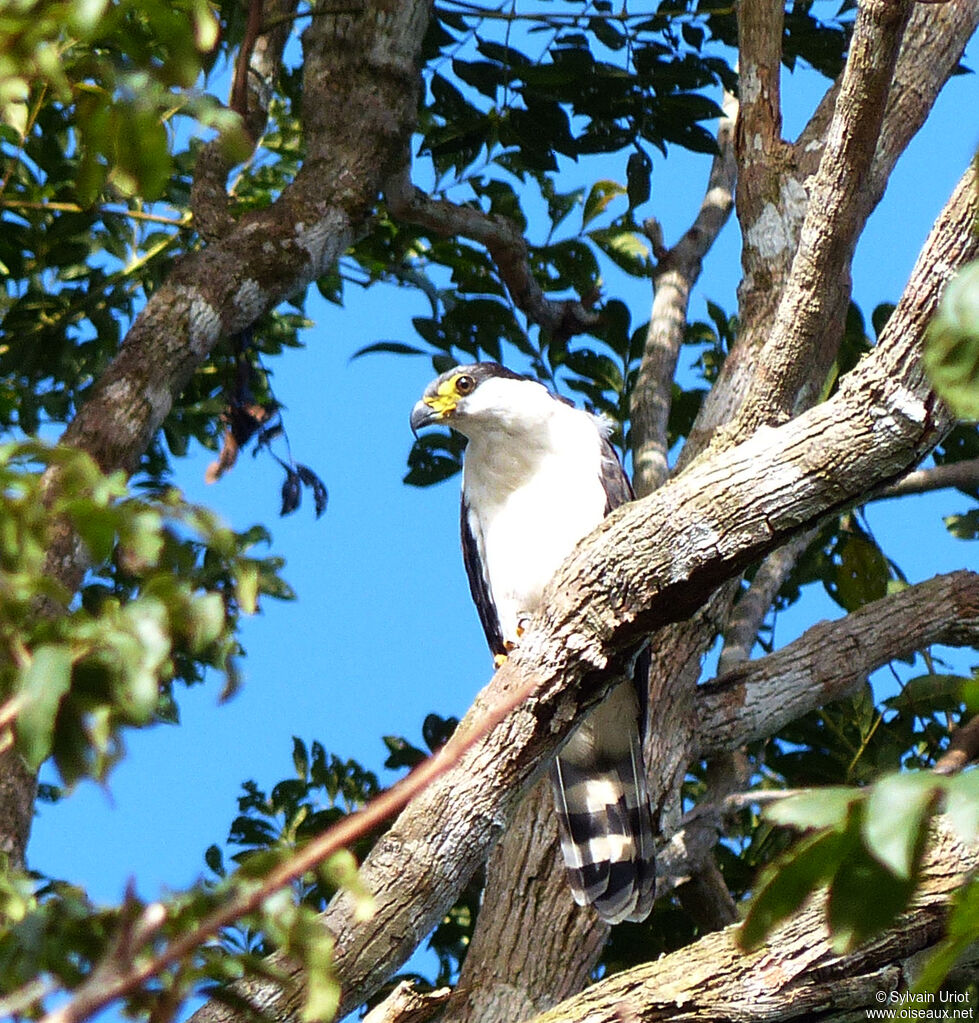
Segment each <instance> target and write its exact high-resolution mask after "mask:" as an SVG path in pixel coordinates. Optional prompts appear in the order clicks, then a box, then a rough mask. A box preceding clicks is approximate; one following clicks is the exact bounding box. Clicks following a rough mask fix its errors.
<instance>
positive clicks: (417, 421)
mask: <svg viewBox="0 0 979 1023" xmlns="http://www.w3.org/2000/svg"><path fill="white" fill-rule="evenodd" d="M441 418H442V413H441V412H438V411H436V410H435V409H434V408H432V406H431V405H428V404H426V402H425V400H424V399H422V400H421V401H419V402H416V403H415V407H414V408H413V409H412V410H411V420H410V422H411V432H412V433H413V434H414V435H415V436H416V437H417V436H418V431H419V430H421V429H424V427H426V426H431V425H432V423H437V422H438V421H439V420H440V419H441Z"/></svg>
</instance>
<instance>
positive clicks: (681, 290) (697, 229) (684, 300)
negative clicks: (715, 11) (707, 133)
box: [631, 94, 738, 497]
mask: <svg viewBox="0 0 979 1023" xmlns="http://www.w3.org/2000/svg"><path fill="white" fill-rule="evenodd" d="M737 115H738V104H737V100H736V99H735V98H734V97H733V96H731V95H729V94H725V99H724V119H723V120H722V121H721V123H720V125H719V126H718V129H717V147H718V150H719V152H718V154H717V155H716V156H715V157H714V161H713V163H712V164H711V171H710V176H709V177H708V180H707V192H706V194H705V195H704V199H703V202H702V203H701V205H700V211H699V213H698V214H697V218H696V220H695V221H694V222H693V224H692V225H691V226H690V227H689V228H688V229H687V231H686V232H685V233H684V235H683V237H682V238H681V239H680V240H679V241H678V242H677V244H676V245H674V246H673V248H672V249H670V250H669V251H668V252H666V254H665V255H663V256H662V257H661V258H660V260H659V265H658V266H657V268H656V272H655V274H654V276H653V307H652V310H651V312H650V316H649V326H648V327H647V329H646V342H645V346H644V349H643V356H642V361H641V363H640V365H639V374H638V377H637V379H636V386H635V389H634V391H633V397H632V409H631V413H632V415H631V425H632V438H633V439H632V449H633V465H634V466H635V471H634V473H633V481H632V483H633V487H634V489H635V491H636V494H637V495H638V496H639V497H645V496H646V495H647V494H651V493H652V492H653V491H654V490H655V489H656V488H657V487H658V486H661V485H662V484H663V483H664V482H665V481H666V477H667V476H668V475H669V466H668V465H667V461H666V459H667V455H668V453H669V440H668V429H667V427H668V422H669V417H670V404H671V397H672V386H673V377H674V375H675V373H676V361H677V356H678V355H679V352H680V346H681V345H682V344H683V337H684V329H685V327H686V323H687V309H688V307H689V304H690V292H691V290H692V289H693V286H694V284H695V283H696V282H697V279H698V277H699V276H700V269H701V264H702V262H703V259H704V256H705V255H706V254H707V253H708V252H709V251H710V248H711V246H712V245H713V244H714V241H715V240H716V239H717V236H718V235H719V234H720V232H721V228H723V227H724V225H725V224H726V223H727V221H728V218H729V217H730V215H731V208H732V206H733V202H734V184H735V180H736V176H737V167H736V164H735V161H734V125H735V120H736V119H737ZM658 230H659V225H658V224H657V223H656V222H655V221H653V222H652V223H650V222H649V221H647V229H646V233H647V234H650V235H652V234H653V233H654V232H657V231H658Z"/></svg>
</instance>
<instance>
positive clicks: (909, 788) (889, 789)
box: [862, 772, 940, 879]
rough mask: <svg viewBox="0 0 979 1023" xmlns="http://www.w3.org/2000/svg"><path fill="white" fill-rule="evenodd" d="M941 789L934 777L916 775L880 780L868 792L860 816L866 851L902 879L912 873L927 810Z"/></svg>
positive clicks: (896, 775)
mask: <svg viewBox="0 0 979 1023" xmlns="http://www.w3.org/2000/svg"><path fill="white" fill-rule="evenodd" d="M939 790H940V782H939V781H938V780H936V778H935V776H934V775H931V774H924V773H918V772H908V773H904V774H894V775H891V776H890V777H888V778H882V779H881V780H880V781H879V782H877V783H876V784H875V785H874V786H873V788H871V790H870V796H869V798H868V799H867V806H866V812H865V813H864V815H863V822H862V832H863V839H864V841H865V842H866V844H867V848H868V850H869V851H870V852H871V853H872V854H873V855H874V856H875V857H876V858H877V859H878V860H879V861H880V862H881V863H883V864H884V866H885V867H887V868H888V869H890V870H891V871H893V872H894V874H895V875H896V876H897V877H899V878H902V879H908V878H910V877H911V875H912V874H913V873H914V870H915V867H916V866H917V860H918V856H919V855H920V850H921V845H922V842H923V839H924V834H925V823H926V817H927V815H928V810H929V807H930V806H931V805H932V802H933V801H934V799H935V797H936V796H937V794H938V792H939Z"/></svg>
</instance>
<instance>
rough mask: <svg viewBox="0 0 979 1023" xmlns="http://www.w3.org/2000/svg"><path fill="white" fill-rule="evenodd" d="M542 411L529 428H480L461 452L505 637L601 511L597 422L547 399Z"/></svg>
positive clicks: (478, 539) (477, 535) (478, 537)
mask: <svg viewBox="0 0 979 1023" xmlns="http://www.w3.org/2000/svg"><path fill="white" fill-rule="evenodd" d="M543 411H544V412H545V413H546V415H543V416H542V417H541V420H540V421H538V422H536V423H534V424H530V425H531V426H532V428H531V429H526V430H520V431H517V430H516V429H515V428H514V425H513V424H512V423H509V424H507V426H506V428H503V427H501V428H500V429H498V430H487V431H485V432H483V431H480V433H479V434H478V435H477V436H474V437H471V439H470V443H469V446H468V448H467V450H466V458H465V468H464V472H463V493H464V495H465V498H466V503H467V505H468V506H469V509H470V528H471V529H472V532H473V536H474V537H475V539H476V543H477V545H478V546H479V549H480V557H481V560H482V561H483V564H484V566H485V571H486V576H487V579H488V581H489V586H490V591H491V597H492V600H493V603H494V604H495V606H496V611H497V615H498V617H499V620H500V627H501V630H502V632H503V638H504V639H505V640H507V641H509V642H515V641H516V639H517V635H516V629H517V624H518V622H519V620H520V619H521V618H523V617H526V616H528V615H529V614H531V613H533V611H534V610H535V609H536V608H537V606H538V604H539V602H540V597H541V593H542V591H543V589H544V587H545V586H546V584H547V583H548V581H549V580H550V578H551V576H553V575H554V572H555V570H556V569H557V568H558V566H559V565H560V564H561V562H562V561H564V559H565V558H566V557H567V556H568V554H570V553H571V550H572V549H573V548H574V546H575V544H576V543H577V542H578V541H579V540H580V539H581V538H582V537H583V536H585V535H587V534H588V533H590V532H591V530H592V529H594V528H595V526H596V525H597V524H598V523H599V522H600V521H601V520H602V518H603V517H604V514H605V505H606V496H605V490H604V488H603V486H602V481H601V439H602V438H601V433H600V432H599V431H600V425H599V423H598V422H597V421H596V420H595V418H594V417H593V416H591V415H589V414H588V413H586V412H581V411H580V410H578V409H573V408H571V407H570V406H566V405H563V404H561V403H559V402H556V401H554V400H553V399H550V398H548V399H547V404H546V406H544V409H543ZM515 434H519V435H515Z"/></svg>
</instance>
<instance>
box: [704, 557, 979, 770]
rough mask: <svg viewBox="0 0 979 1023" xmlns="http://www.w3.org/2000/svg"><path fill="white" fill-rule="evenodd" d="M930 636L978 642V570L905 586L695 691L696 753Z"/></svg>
mask: <svg viewBox="0 0 979 1023" xmlns="http://www.w3.org/2000/svg"><path fill="white" fill-rule="evenodd" d="M933 643H943V644H946V645H948V646H975V645H979V575H977V574H976V573H974V572H965V571H962V572H952V573H950V574H949V575H941V576H936V577H935V578H934V579H929V580H928V581H927V582H924V583H918V584H917V585H916V586H909V587H908V588H907V589H906V590H902V591H901V592H900V593H895V594H893V595H891V596H888V597H884V598H882V599H881V600H876V601H874V602H873V603H871V604H867V605H866V607H862V608H860V609H859V610H858V611H853V612H851V613H850V614H848V615H847V616H846V617H845V618H841V619H839V620H838V621H834V622H820V623H818V624H817V625H814V626H813V627H812V628H811V629H808V630H806V632H805V633H804V634H803V635H802V636H800V637H799V639H797V640H796V641H795V642H794V643H789V644H788V645H787V646H785V647H783V648H782V649H781V650H778V651H776V652H775V653H773V654H769V655H768V656H767V657H761V658H759V659H758V660H756V661H750V662H747V663H745V664H742V665H740V666H738V667H736V668H734V669H732V670H731V671H728V672H726V673H725V674H723V675H719V676H718V677H717V678H716V679H714V680H712V681H711V682H707V683H705V684H704V685H702V686H700V687H699V688H698V690H697V698H696V710H695V713H696V716H697V720H698V721H699V722H700V728H699V749H698V753H699V755H701V756H710V755H711V754H714V753H723V752H726V751H728V750H734V749H737V748H738V747H739V746H742V745H744V744H745V743H747V742H751V741H752V740H753V739H760V738H764V737H765V736H768V735H772V734H773V733H775V732H777V731H779V730H780V729H781V728H783V727H784V726H785V725H786V724H788V723H789V722H790V721H794V720H795V719H796V718H798V717H801V716H802V715H803V714H806V713H808V712H809V711H811V710H814V709H815V708H816V707H821V706H823V705H825V704H827V703H830V702H832V701H833V700H839V699H841V698H842V697H844V696H847V695H849V694H850V693H852V692H853V691H854V690H855V689H857V688H858V687H859V686H860V685H862V684H863V683H864V682H865V681H866V679H867V676H868V675H869V674H870V673H871V672H873V671H875V670H876V669H877V668H879V667H881V666H882V665H884V664H886V663H887V662H888V661H890V660H894V659H895V658H901V657H908V656H909V655H911V654H913V653H914V651H915V650H921V649H923V648H925V647H928V646H930V645H932V644H933Z"/></svg>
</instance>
